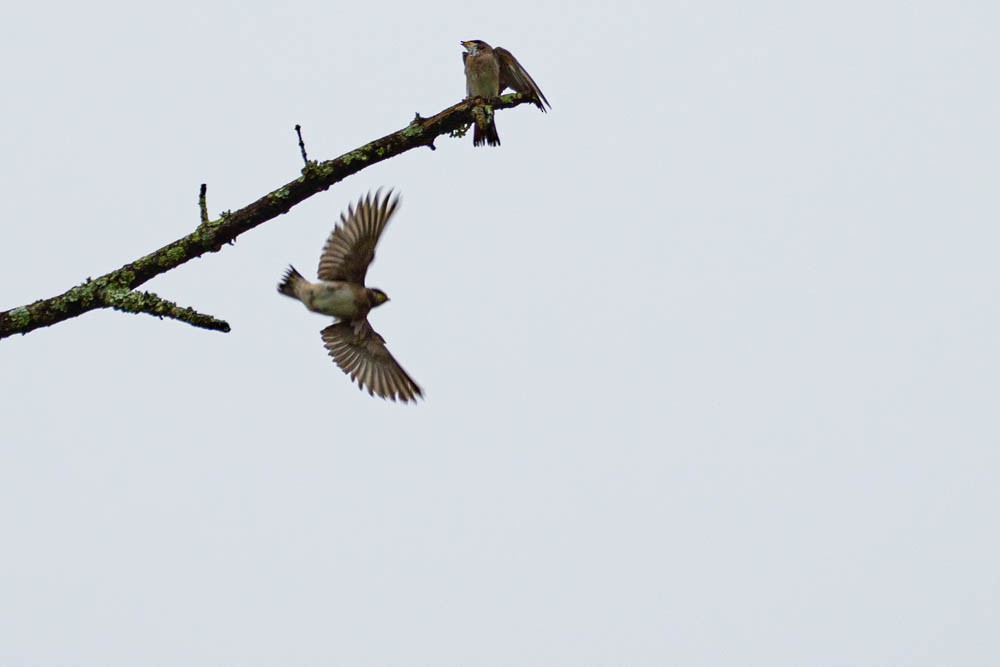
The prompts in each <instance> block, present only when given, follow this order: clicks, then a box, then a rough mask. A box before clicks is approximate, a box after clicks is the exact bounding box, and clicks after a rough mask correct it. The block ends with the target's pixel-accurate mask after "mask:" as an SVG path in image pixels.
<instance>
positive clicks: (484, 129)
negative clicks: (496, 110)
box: [461, 39, 552, 146]
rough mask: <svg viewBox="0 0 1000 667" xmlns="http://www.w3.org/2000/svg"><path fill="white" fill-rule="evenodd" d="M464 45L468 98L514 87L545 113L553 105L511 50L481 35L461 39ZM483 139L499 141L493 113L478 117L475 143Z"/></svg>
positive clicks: (477, 143)
mask: <svg viewBox="0 0 1000 667" xmlns="http://www.w3.org/2000/svg"><path fill="white" fill-rule="evenodd" d="M461 45H462V46H464V47H465V51H464V52H463V53H462V62H463V63H464V64H465V94H466V99H469V98H472V97H485V98H487V99H490V98H493V97H497V96H498V95H500V93H502V92H503V91H504V90H506V89H507V88H511V89H513V90H516V91H517V92H519V93H523V94H525V95H527V96H528V98H529V99H530V100H531V101H532V103H534V105H535V106H536V107H538V108H539V109H541V110H542V112H543V113H544V112H545V106H546V105H548V107H549V108H550V109H551V108H552V105H551V104H549V101H548V100H547V99H545V95H544V94H542V90H541V88H539V87H538V84H537V83H535V80H534V79H532V78H531V75H530V74H528V72H527V71H526V70H525V69H524V68H523V67H521V63H519V62H517V58H515V57H514V55H513V54H512V53H511V52H510V51H508V50H507V49H505V48H503V47H501V46H498V47H496V48H494V47H492V46H490V45H489V44H487V43H486V42H484V41H483V40H481V39H470V40H467V41H464V42H461ZM484 143H485V144H488V145H490V146H499V145H500V135H498V134H497V126H496V123H495V122H494V121H493V117H492V116H484V117H482V118H477V120H476V124H475V128H474V129H473V131H472V144H473V145H474V146H482V145H483V144H484Z"/></svg>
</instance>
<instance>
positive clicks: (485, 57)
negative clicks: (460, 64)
mask: <svg viewBox="0 0 1000 667" xmlns="http://www.w3.org/2000/svg"><path fill="white" fill-rule="evenodd" d="M483 45H484V46H483V47H478V46H477V47H476V48H475V49H474V50H472V51H469V52H468V53H467V55H466V56H465V93H466V95H467V96H468V97H485V98H486V99H490V98H493V97H496V96H497V95H499V94H500V63H499V61H497V59H496V55H495V54H494V53H493V49H492V48H490V46H489V45H488V44H486V43H485V42H483Z"/></svg>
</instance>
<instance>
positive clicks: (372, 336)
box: [278, 190, 423, 403]
mask: <svg viewBox="0 0 1000 667" xmlns="http://www.w3.org/2000/svg"><path fill="white" fill-rule="evenodd" d="M391 194H392V192H391V191H390V192H388V193H386V195H385V196H384V197H382V196H381V190H380V191H378V192H376V193H375V196H374V197H372V196H371V195H370V194H369V195H367V196H365V197H362V198H361V199H359V200H358V205H357V208H354V207H353V206H348V208H347V212H346V213H342V214H341V216H340V222H339V223H338V224H337V225H336V226H335V227H334V229H333V232H332V233H331V234H330V236H329V238H328V239H327V241H326V245H324V246H323V253H322V254H321V255H320V259H319V271H318V277H319V281H318V282H310V281H309V280H306V279H305V278H304V277H303V276H302V274H300V273H299V272H298V271H296V270H295V267H292V266H290V267H288V270H287V271H286V272H285V275H284V278H283V280H282V282H281V284H280V285H278V291H279V292H281V293H282V294H284V295H286V296H290V297H292V298H293V299H298V300H299V301H301V302H302V303H303V304H304V305H305V307H306V308H308V309H309V310H311V311H313V312H316V313H322V314H324V315H332V316H333V317H335V318H337V322H335V323H334V324H331V325H330V326H328V327H326V328H325V329H323V331H322V332H321V335H322V337H323V345H324V346H325V347H326V349H327V351H328V352H329V354H330V356H331V357H333V360H334V362H335V363H336V364H337V366H339V367H340V368H341V370H343V371H344V372H345V373H347V374H348V375H350V377H351V380H353V381H355V382H357V383H358V386H359V387H360V388H362V389H367V390H368V393H369V394H370V395H378V396H380V397H382V398H388V399H391V400H393V401H395V400H399V401H402V402H404V403H405V402H407V401H415V400H417V397H418V396H422V395H423V392H422V391H421V390H420V387H419V386H417V383H416V382H414V381H413V378H411V377H410V376H409V375H408V374H407V372H406V371H405V370H403V367H402V366H400V365H399V363H398V362H397V361H396V359H395V358H394V357H393V356H392V354H390V353H389V350H388V348H386V346H385V339H384V338H382V336H380V335H379V333H378V332H377V331H375V330H374V329H373V328H372V326H371V324H369V323H368V313H369V311H370V310H371V309H372V308H376V307H378V306H381V305H382V304H383V303H385V302H386V301H388V300H389V297H388V296H386V294H385V292H383V291H382V290H380V289H377V288H369V287H366V286H365V275H366V274H367V272H368V266H369V264H371V263H372V260H374V259H375V246H376V245H377V244H378V240H379V237H380V236H381V235H382V231H383V230H384V229H385V226H386V224H387V223H388V222H389V218H391V217H392V214H393V213H394V212H395V211H396V207H397V206H398V205H399V198H398V197H393V198H391V199H390V195H391Z"/></svg>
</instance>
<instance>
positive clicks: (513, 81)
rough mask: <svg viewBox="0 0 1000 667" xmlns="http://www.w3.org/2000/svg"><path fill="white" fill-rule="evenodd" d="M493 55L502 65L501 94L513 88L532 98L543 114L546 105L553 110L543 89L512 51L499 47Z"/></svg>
mask: <svg viewBox="0 0 1000 667" xmlns="http://www.w3.org/2000/svg"><path fill="white" fill-rule="evenodd" d="M493 53H494V54H495V55H496V59H497V62H499V64H500V92H501V93H503V91H504V89H505V88H511V89H512V90H516V91H517V92H519V93H524V94H525V95H527V96H528V97H530V98H531V101H532V102H534V104H535V106H536V107H538V108H539V109H541V110H542V111H543V112H544V111H545V105H548V107H549V108H550V109H551V108H552V105H551V104H549V101H548V100H547V99H545V95H544V94H543V93H542V89H541V88H539V87H538V84H537V83H535V80H534V79H532V78H531V75H530V74H528V71H527V70H526V69H524V68H523V67H521V63H519V62H517V58H515V57H514V55H513V54H512V53H511V52H510V51H508V50H507V49H505V48H503V47H502V46H497V47H495V48H494V49H493Z"/></svg>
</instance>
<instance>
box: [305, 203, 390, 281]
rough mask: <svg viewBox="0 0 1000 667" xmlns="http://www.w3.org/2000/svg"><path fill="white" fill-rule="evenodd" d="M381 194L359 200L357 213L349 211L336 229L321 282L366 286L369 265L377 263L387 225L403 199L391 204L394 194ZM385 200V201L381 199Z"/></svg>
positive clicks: (324, 257) (326, 247) (323, 259)
mask: <svg viewBox="0 0 1000 667" xmlns="http://www.w3.org/2000/svg"><path fill="white" fill-rule="evenodd" d="M381 193H382V191H381V190H378V191H377V192H376V193H375V196H374V197H372V196H371V194H368V195H365V196H364V197H362V198H361V199H359V200H358V207H357V208H356V209H355V208H353V207H351V206H348V207H347V213H341V214H340V222H339V223H338V224H337V226H336V227H334V228H333V232H332V233H331V234H330V238H328V239H327V240H326V245H324V246H323V254H322V255H320V258H319V271H318V274H319V279H320V280H344V281H347V282H352V283H358V284H359V285H364V283H365V274H366V273H368V265H369V264H371V263H372V260H373V259H375V246H376V245H377V244H378V239H379V236H381V235H382V230H383V229H385V225H386V223H388V222H389V218H390V217H391V216H392V214H393V212H394V211H395V210H396V206H398V205H399V197H393V198H392V200H391V201H390V198H389V196H390V195H391V194H392V191H391V190H390V191H389V192H388V193H386V195H385V196H384V197H381ZM380 197H381V199H380Z"/></svg>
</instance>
